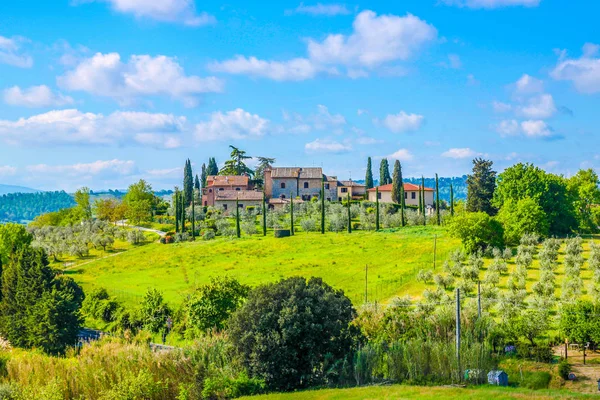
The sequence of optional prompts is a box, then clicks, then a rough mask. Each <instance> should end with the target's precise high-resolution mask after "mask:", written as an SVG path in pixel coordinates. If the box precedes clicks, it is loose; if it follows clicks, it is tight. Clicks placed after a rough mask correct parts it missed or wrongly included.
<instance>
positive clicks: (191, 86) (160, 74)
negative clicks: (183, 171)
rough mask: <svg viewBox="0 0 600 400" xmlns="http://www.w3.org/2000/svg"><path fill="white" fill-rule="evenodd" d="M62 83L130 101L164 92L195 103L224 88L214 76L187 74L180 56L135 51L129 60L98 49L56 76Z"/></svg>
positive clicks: (166, 94)
mask: <svg viewBox="0 0 600 400" xmlns="http://www.w3.org/2000/svg"><path fill="white" fill-rule="evenodd" d="M57 81H58V84H59V86H61V87H62V88H65V89H67V90H79V91H84V92H88V93H91V94H94V95H97V96H106V97H111V98H115V99H117V100H119V101H121V102H125V103H127V102H129V101H131V100H132V99H134V98H135V97H138V96H145V95H164V96H170V97H172V98H175V99H179V100H181V101H183V102H184V104H186V105H189V106H193V105H195V104H196V103H197V97H196V96H197V95H199V94H201V93H210V92H221V91H222V90H223V84H222V82H221V80H219V79H217V78H215V77H206V78H201V77H199V76H195V75H191V76H188V75H186V74H185V72H184V70H183V68H182V67H181V66H180V65H179V64H178V63H177V60H176V59H174V58H171V57H166V56H156V57H151V56H149V55H133V56H131V57H130V59H129V61H128V62H127V63H123V62H121V56H120V55H119V54H118V53H108V54H102V53H96V54H95V55H94V56H93V57H91V58H87V59H84V60H83V61H81V62H80V63H79V64H78V65H77V66H76V67H75V69H73V70H70V71H68V72H67V73H66V74H65V75H63V76H60V77H58V78H57Z"/></svg>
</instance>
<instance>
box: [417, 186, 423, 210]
mask: <svg viewBox="0 0 600 400" xmlns="http://www.w3.org/2000/svg"><path fill="white" fill-rule="evenodd" d="M418 186H419V215H421V213H422V212H423V198H422V197H421V185H418Z"/></svg>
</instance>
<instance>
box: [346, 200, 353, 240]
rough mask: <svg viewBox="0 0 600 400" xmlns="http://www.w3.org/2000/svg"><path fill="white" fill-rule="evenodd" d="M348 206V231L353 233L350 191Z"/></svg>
mask: <svg viewBox="0 0 600 400" xmlns="http://www.w3.org/2000/svg"><path fill="white" fill-rule="evenodd" d="M346 206H348V233H352V213H351V212H350V192H348V193H347V194H346Z"/></svg>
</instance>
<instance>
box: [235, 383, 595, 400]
mask: <svg viewBox="0 0 600 400" xmlns="http://www.w3.org/2000/svg"><path fill="white" fill-rule="evenodd" d="M528 398H535V399H539V400H542V399H587V398H592V395H584V394H579V393H572V392H567V391H565V390H535V391H534V390H528V389H520V388H499V387H494V386H480V387H473V388H458V387H423V386H404V385H392V386H370V387H360V388H351V389H326V390H311V391H305V392H296V393H283V394H270V395H265V396H253V397H242V398H241V399H246V400H248V399H255V400H342V399H343V400H359V399H371V400H375V399H497V400H500V399H528Z"/></svg>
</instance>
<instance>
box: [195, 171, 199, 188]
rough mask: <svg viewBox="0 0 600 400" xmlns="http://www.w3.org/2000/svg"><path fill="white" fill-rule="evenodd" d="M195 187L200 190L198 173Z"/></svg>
mask: <svg viewBox="0 0 600 400" xmlns="http://www.w3.org/2000/svg"><path fill="white" fill-rule="evenodd" d="M194 189H196V190H200V179H199V178H198V174H196V178H194Z"/></svg>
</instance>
